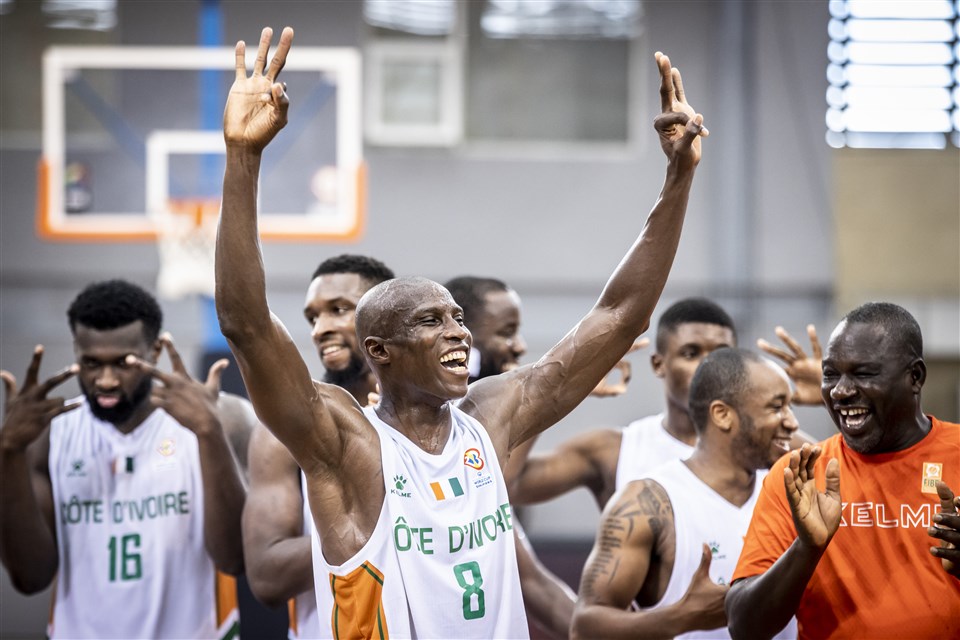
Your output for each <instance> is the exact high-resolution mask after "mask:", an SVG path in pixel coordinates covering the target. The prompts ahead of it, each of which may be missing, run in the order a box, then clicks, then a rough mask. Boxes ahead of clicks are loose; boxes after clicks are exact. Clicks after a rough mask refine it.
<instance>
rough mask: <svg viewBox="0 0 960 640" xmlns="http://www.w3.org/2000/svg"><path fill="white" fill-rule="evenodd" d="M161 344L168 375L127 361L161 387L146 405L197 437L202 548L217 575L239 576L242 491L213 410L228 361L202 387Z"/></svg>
mask: <svg viewBox="0 0 960 640" xmlns="http://www.w3.org/2000/svg"><path fill="white" fill-rule="evenodd" d="M160 341H161V343H162V344H163V346H164V348H165V349H166V350H167V355H168V356H169V357H170V363H171V365H172V369H173V370H172V371H171V372H169V373H167V372H163V371H160V370H159V369H157V368H156V367H155V366H154V365H153V364H151V363H149V362H147V361H145V360H140V359H138V358H136V356H132V355H130V356H127V359H128V361H129V362H130V364H135V365H136V366H137V367H139V368H140V369H141V370H142V371H145V372H147V373H149V374H150V375H152V376H153V377H154V378H155V379H157V380H159V381H160V382H161V383H163V384H162V385H154V387H153V392H152V394H151V397H150V401H151V402H152V403H153V404H154V405H155V406H157V407H160V408H161V409H163V410H164V411H166V412H167V413H169V414H170V415H171V416H172V417H173V419H174V420H176V421H177V422H179V423H180V424H181V425H182V426H183V427H185V428H186V429H189V430H190V431H191V432H193V434H194V435H195V436H196V437H197V445H198V448H199V452H200V479H201V482H202V483H203V543H204V547H205V548H206V550H207V555H209V556H210V558H211V559H212V560H213V564H214V565H215V566H216V567H217V569H218V570H220V571H222V572H224V573H227V574H230V575H239V574H241V573H243V545H242V537H241V533H240V517H241V515H242V513H243V503H244V500H245V499H246V489H245V488H244V486H243V480H242V479H241V476H240V469H239V465H238V464H237V461H236V458H235V457H234V455H233V450H232V449H231V448H230V443H229V442H227V436H226V430H225V428H224V425H223V422H222V421H221V419H220V413H219V410H218V407H217V403H218V400H219V396H220V377H221V375H222V374H223V370H224V369H225V368H226V366H227V364H228V361H227V360H225V359H223V360H218V361H217V362H215V363H214V364H213V366H211V367H210V371H209V372H208V374H207V380H206V382H204V383H200V382H198V381H196V380H193V379H192V378H191V377H190V375H189V374H188V373H187V369H186V367H185V366H184V364H183V360H182V359H181V358H180V354H179V353H177V350H176V347H174V345H173V340H172V338H170V336H169V335H164V336H163V337H161V338H160Z"/></svg>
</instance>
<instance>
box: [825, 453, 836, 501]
mask: <svg viewBox="0 0 960 640" xmlns="http://www.w3.org/2000/svg"><path fill="white" fill-rule="evenodd" d="M823 475H824V478H825V480H826V486H825V488H826V492H827V495H828V496H830V497H831V498H833V499H834V500H837V501H839V500H840V461H839V460H837V459H836V458H830V460H829V461H828V462H827V469H826V471H825V472H824V474H823Z"/></svg>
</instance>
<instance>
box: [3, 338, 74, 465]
mask: <svg viewBox="0 0 960 640" xmlns="http://www.w3.org/2000/svg"><path fill="white" fill-rule="evenodd" d="M42 359H43V346H42V345H37V346H36V347H35V348H34V350H33V359H32V360H30V365H29V366H28V367H27V373H26V375H25V376H24V378H23V388H22V389H19V390H18V389H17V379H16V378H15V377H14V376H13V374H12V373H10V372H9V371H0V379H3V386H4V388H5V390H6V398H7V401H6V405H5V408H4V420H3V427H2V428H0V447H2V448H3V449H4V450H6V451H24V450H25V449H26V448H27V447H28V446H29V445H30V444H31V443H32V442H33V441H34V440H36V439H37V438H38V437H39V436H40V434H41V433H43V430H44V429H46V428H47V426H48V425H49V424H50V421H51V420H53V419H54V418H56V417H57V416H58V415H60V414H61V413H66V412H67V411H72V410H73V409H76V408H77V407H79V406H80V405H81V404H82V403H81V402H72V403H70V404H66V402H65V401H64V399H63V398H48V397H47V394H48V393H50V391H52V390H53V389H54V388H56V387H57V386H59V385H61V384H62V383H63V382H65V381H66V380H68V379H70V378H71V377H72V376H74V375H76V373H77V371H79V370H80V369H79V367H78V366H77V365H76V364H72V365H70V366H69V367H67V368H66V369H63V370H61V371H59V372H58V373H56V374H54V375H53V376H51V377H50V378H47V379H46V380H44V381H43V382H37V378H38V376H39V373H40V361H41V360H42Z"/></svg>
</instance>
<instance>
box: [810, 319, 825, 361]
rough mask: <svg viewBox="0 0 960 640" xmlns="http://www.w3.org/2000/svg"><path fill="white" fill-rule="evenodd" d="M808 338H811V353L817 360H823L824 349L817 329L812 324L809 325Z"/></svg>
mask: <svg viewBox="0 0 960 640" xmlns="http://www.w3.org/2000/svg"><path fill="white" fill-rule="evenodd" d="M807 336H808V337H809V338H810V351H811V353H812V355H813V357H814V358H815V359H816V360H823V348H822V347H821V346H820V339H819V338H818V337H817V328H816V327H815V326H813V325H812V324H808V325H807Z"/></svg>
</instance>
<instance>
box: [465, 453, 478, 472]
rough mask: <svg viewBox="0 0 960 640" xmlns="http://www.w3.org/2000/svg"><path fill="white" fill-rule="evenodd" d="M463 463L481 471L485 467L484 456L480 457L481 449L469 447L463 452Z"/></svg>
mask: <svg viewBox="0 0 960 640" xmlns="http://www.w3.org/2000/svg"><path fill="white" fill-rule="evenodd" d="M463 464H465V465H467V466H468V467H471V468H473V469H476V470H477V471H480V469H483V458H481V457H480V450H479V449H467V450H466V451H464V452H463Z"/></svg>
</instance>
